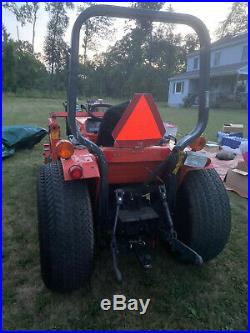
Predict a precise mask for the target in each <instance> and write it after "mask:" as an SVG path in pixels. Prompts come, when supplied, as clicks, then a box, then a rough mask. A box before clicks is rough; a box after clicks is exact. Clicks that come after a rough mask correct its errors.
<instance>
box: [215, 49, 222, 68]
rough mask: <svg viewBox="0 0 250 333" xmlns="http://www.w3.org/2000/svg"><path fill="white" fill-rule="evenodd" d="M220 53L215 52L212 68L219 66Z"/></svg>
mask: <svg viewBox="0 0 250 333" xmlns="http://www.w3.org/2000/svg"><path fill="white" fill-rule="evenodd" d="M220 54H221V53H220V52H215V54H214V66H219V64H220Z"/></svg>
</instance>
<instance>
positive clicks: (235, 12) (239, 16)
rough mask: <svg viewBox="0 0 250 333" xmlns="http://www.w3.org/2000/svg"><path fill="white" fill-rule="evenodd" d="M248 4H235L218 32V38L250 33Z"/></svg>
mask: <svg viewBox="0 0 250 333" xmlns="http://www.w3.org/2000/svg"><path fill="white" fill-rule="evenodd" d="M247 11H248V3H247V2H234V3H233V5H232V7H231V10H230V13H229V14H228V15H227V17H226V19H225V20H224V21H222V22H221V23H220V25H219V27H218V29H217V30H216V35H217V37H218V38H223V37H226V36H234V35H237V34H238V33H240V32H247V31H248V12H247Z"/></svg>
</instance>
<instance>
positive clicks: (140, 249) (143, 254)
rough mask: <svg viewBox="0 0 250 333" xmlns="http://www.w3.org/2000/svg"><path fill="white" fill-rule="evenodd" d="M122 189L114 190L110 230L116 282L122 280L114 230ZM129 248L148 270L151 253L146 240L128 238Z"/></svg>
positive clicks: (121, 201) (122, 194)
mask: <svg viewBox="0 0 250 333" xmlns="http://www.w3.org/2000/svg"><path fill="white" fill-rule="evenodd" d="M124 194H125V192H124V190H122V189H117V190H115V196H116V212H115V221H114V226H113V231H112V238H111V251H112V258H113V268H114V272H115V276H116V279H117V281H118V282H122V273H121V271H120V269H119V267H118V254H119V250H118V246H117V240H116V230H117V224H118V219H119V212H120V208H121V205H122V204H123V197H124ZM129 248H130V249H133V250H134V252H135V255H136V257H137V259H138V261H139V262H140V264H141V265H142V266H143V268H144V269H146V270H148V269H150V268H151V267H152V265H151V260H152V258H151V255H150V254H149V253H148V251H147V250H148V246H147V244H146V242H144V241H143V240H141V239H139V240H129Z"/></svg>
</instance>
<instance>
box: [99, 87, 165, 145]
mask: <svg viewBox="0 0 250 333" xmlns="http://www.w3.org/2000/svg"><path fill="white" fill-rule="evenodd" d="M164 134H165V127H164V125H163V122H162V119H161V116H160V113H159V111H158V108H157V105H156V104H155V101H154V99H153V96H152V95H151V94H148V93H137V94H135V95H134V97H133V98H132V100H131V101H130V102H125V103H122V104H119V105H116V106H112V107H111V108H109V109H108V110H107V111H106V113H105V114H104V116H103V119H102V122H101V125H100V129H99V134H98V137H97V144H98V145H99V146H104V147H112V146H115V147H120V148H121V147H124V148H125V147H126V148H128V147H130V148H131V147H146V146H150V145H156V144H158V143H159V142H160V141H161V139H162V137H163V135H164Z"/></svg>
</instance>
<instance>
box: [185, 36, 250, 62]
mask: <svg viewBox="0 0 250 333" xmlns="http://www.w3.org/2000/svg"><path fill="white" fill-rule="evenodd" d="M243 40H246V41H248V32H243V33H240V34H238V35H236V36H226V37H223V38H221V39H219V40H217V41H216V42H214V43H212V44H211V51H212V50H215V49H217V48H221V47H223V46H229V45H232V44H237V43H238V42H241V41H243ZM199 53H200V51H199V50H197V51H194V52H192V53H190V54H188V55H187V56H188V57H191V56H193V55H196V54H199Z"/></svg>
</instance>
